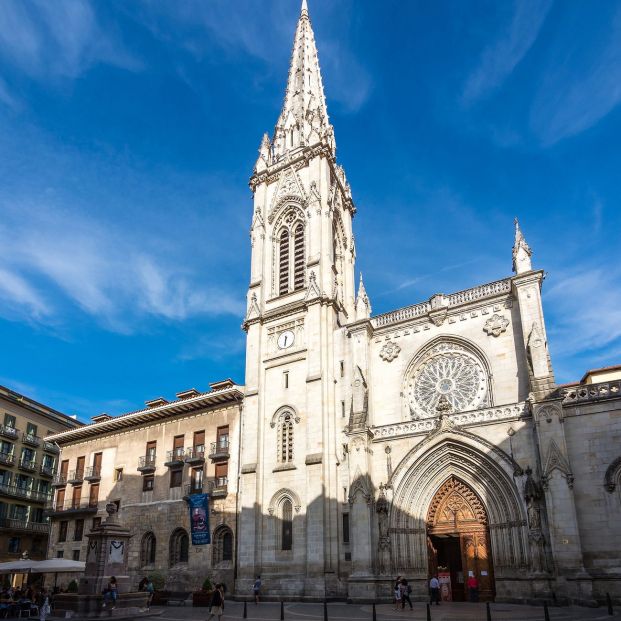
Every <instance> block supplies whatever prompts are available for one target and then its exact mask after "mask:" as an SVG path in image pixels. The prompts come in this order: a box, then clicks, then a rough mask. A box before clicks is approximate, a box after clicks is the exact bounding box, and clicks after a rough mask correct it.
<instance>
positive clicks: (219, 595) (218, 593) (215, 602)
mask: <svg viewBox="0 0 621 621" xmlns="http://www.w3.org/2000/svg"><path fill="white" fill-rule="evenodd" d="M223 614H224V593H223V590H222V585H221V584H216V589H215V591H214V592H213V594H212V595H211V601H210V602H209V616H208V617H207V621H211V619H213V618H214V617H218V621H220V619H221V618H222V615H223Z"/></svg>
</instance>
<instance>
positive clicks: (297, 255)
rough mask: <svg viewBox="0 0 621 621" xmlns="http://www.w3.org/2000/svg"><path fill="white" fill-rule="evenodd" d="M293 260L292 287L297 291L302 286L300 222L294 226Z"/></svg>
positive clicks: (302, 238) (301, 236)
mask: <svg viewBox="0 0 621 621" xmlns="http://www.w3.org/2000/svg"><path fill="white" fill-rule="evenodd" d="M293 261H294V263H293V289H294V290H295V291H297V290H298V289H303V288H304V226H303V225H302V223H300V224H298V225H297V227H296V228H295V245H294V257H293Z"/></svg>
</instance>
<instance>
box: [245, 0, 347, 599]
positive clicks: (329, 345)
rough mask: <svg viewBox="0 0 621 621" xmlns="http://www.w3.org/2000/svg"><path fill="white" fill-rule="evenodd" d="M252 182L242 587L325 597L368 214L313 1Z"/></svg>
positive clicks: (331, 571)
mask: <svg viewBox="0 0 621 621" xmlns="http://www.w3.org/2000/svg"><path fill="white" fill-rule="evenodd" d="M250 188H251V190H252V192H253V197H254V205H253V214H252V224H251V228H250V238H251V244H252V259H251V270H250V286H249V288H248V298H247V313H246V318H245V321H244V324H243V328H244V330H245V331H246V334H247V342H246V343H247V344H246V396H245V401H244V411H243V418H242V425H243V427H242V448H241V462H240V463H241V475H240V477H241V481H240V490H241V505H240V525H241V526H240V529H239V542H238V569H239V571H238V581H237V588H238V589H239V591H240V592H243V593H247V592H249V590H250V587H251V584H252V582H253V581H254V579H255V577H256V575H257V574H260V575H261V579H262V581H263V585H264V589H265V591H266V593H269V594H273V595H279V594H280V595H283V594H288V595H294V594H295V595H298V596H308V597H324V596H326V595H330V594H331V593H333V592H334V589H335V588H336V587H335V583H336V577H335V576H336V575H337V574H338V567H337V565H338V549H337V543H338V537H337V531H338V512H337V500H336V499H337V495H338V494H339V489H341V488H340V487H339V484H338V482H337V478H338V467H339V459H338V454H339V452H340V451H341V450H342V449H340V448H339V447H338V446H337V435H338V434H337V427H338V425H340V420H341V418H342V417H343V416H344V408H343V406H342V398H341V392H342V391H343V390H344V388H343V386H344V382H345V381H346V380H345V375H346V373H345V369H344V362H342V360H343V359H344V358H345V356H344V355H343V352H344V350H345V348H346V343H345V339H346V336H345V333H344V330H343V329H342V326H344V325H345V324H347V323H348V322H351V321H353V320H355V318H356V300H355V285H354V262H355V248H354V241H353V235H352V218H353V216H354V214H355V211H356V210H355V207H354V204H353V201H352V197H351V191H350V188H349V185H348V183H347V180H346V177H345V172H344V170H343V168H342V167H341V166H340V165H339V164H337V161H336V144H335V139H334V130H333V128H332V125H331V124H330V120H329V117H328V111H327V106H326V99H325V96H324V90H323V82H322V78H321V72H320V69H319V60H318V55H317V48H316V45H315V37H314V34H313V29H312V26H311V21H310V17H309V13H308V8H307V5H306V0H304V1H303V3H302V8H301V12H300V16H299V20H298V23H297V28H296V31H295V38H294V43H293V51H292V54H291V62H290V67H289V75H288V79H287V87H286V91H285V98H284V103H283V107H282V110H281V112H280V116H279V117H278V121H277V123H276V127H275V129H274V133H273V135H272V137H271V138H270V137H269V136H268V135H267V134H265V135H264V136H263V139H262V141H261V144H260V148H259V156H258V159H257V162H256V164H255V168H254V172H253V174H252V177H251V179H250ZM343 403H344V402H343ZM340 495H342V491H341V492H340ZM284 578H286V580H284ZM334 594H336V593H335V592H334Z"/></svg>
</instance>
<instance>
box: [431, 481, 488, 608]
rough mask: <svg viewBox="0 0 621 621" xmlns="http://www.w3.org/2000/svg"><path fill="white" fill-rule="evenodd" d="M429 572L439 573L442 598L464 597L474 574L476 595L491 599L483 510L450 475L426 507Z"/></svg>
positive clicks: (469, 493)
mask: <svg viewBox="0 0 621 621" xmlns="http://www.w3.org/2000/svg"><path fill="white" fill-rule="evenodd" d="M427 548H428V560H429V575H430V576H432V575H436V574H438V575H439V576H440V582H441V592H442V597H443V599H451V600H453V601H464V600H467V599H468V588H467V581H468V577H469V576H470V575H474V576H476V578H477V580H478V583H479V599H480V600H481V601H491V600H493V599H494V571H493V562H492V553H491V546H490V538H489V529H488V519H487V511H486V509H485V506H484V505H483V503H482V502H481V500H480V498H479V497H478V496H477V495H476V494H475V493H474V492H473V491H472V489H471V488H470V487H469V486H468V485H466V484H465V483H464V482H463V481H460V480H459V479H458V478H456V477H454V476H450V477H449V478H448V479H446V480H445V481H444V483H443V484H442V485H441V486H440V487H439V488H438V490H437V491H436V493H435V495H434V497H433V499H432V501H431V503H430V505H429V509H428V511H427Z"/></svg>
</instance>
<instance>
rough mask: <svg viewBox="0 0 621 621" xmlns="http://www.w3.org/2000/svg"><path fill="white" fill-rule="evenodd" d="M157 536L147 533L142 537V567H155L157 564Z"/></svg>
mask: <svg viewBox="0 0 621 621" xmlns="http://www.w3.org/2000/svg"><path fill="white" fill-rule="evenodd" d="M155 544H156V539H155V535H154V534H153V533H152V532H148V533H145V534H144V536H143V537H142V546H141V551H140V559H141V566H142V567H144V566H145V565H153V564H154V563H155Z"/></svg>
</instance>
